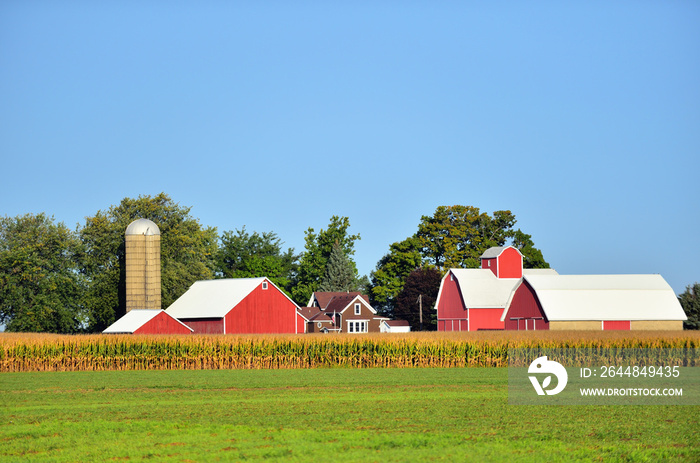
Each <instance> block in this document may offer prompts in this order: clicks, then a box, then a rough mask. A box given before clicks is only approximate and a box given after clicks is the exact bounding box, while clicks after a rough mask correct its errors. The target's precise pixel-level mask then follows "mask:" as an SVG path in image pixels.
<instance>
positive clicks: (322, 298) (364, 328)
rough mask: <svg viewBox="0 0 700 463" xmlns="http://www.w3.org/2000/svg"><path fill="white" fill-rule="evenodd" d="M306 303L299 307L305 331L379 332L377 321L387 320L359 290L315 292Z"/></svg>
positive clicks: (378, 322)
mask: <svg viewBox="0 0 700 463" xmlns="http://www.w3.org/2000/svg"><path fill="white" fill-rule="evenodd" d="M309 306H310V307H304V308H303V309H301V312H302V313H304V318H305V319H306V320H307V325H306V326H307V328H306V332H307V333H319V332H323V333H327V332H338V333H379V332H380V331H381V330H380V323H381V322H382V321H386V320H389V318H387V317H382V316H379V315H378V314H377V311H376V310H375V309H374V308H373V307H372V306H371V305H370V304H369V298H368V297H367V296H366V295H363V294H361V293H359V292H350V293H343V292H315V293H313V294H312V295H311V299H310V300H309Z"/></svg>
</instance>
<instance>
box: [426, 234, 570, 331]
mask: <svg viewBox="0 0 700 463" xmlns="http://www.w3.org/2000/svg"><path fill="white" fill-rule="evenodd" d="M523 273H524V274H528V275H529V274H554V275H556V272H555V271H554V270H552V269H524V270H523V256H522V254H520V251H518V250H517V249H515V248H514V247H512V246H508V247H497V248H490V249H488V250H486V252H484V254H483V255H482V256H481V268H478V269H454V268H453V269H450V270H448V272H447V274H446V275H445V276H444V277H443V279H442V281H441V282H440V290H439V291H438V296H437V299H436V301H435V307H436V309H437V322H438V326H437V328H438V331H478V330H502V329H504V324H503V322H502V321H501V315H503V310H504V309H505V308H506V305H507V304H508V300H509V298H510V295H511V294H512V293H513V291H514V290H515V288H516V287H517V285H518V284H519V283H520V280H521V278H522V276H523Z"/></svg>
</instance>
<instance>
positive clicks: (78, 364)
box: [0, 331, 700, 372]
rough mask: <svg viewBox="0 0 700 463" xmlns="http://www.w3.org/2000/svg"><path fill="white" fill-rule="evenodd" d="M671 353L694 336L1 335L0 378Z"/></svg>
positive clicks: (696, 339) (502, 363)
mask: <svg viewBox="0 0 700 463" xmlns="http://www.w3.org/2000/svg"><path fill="white" fill-rule="evenodd" d="M659 347H662V348H676V349H680V350H681V351H682V350H686V351H687V350H691V351H695V352H697V350H698V349H699V348H700V333H698V332H690V331H684V332H674V333H668V332H634V333H630V332H574V331H570V332H563V331H561V332H547V331H545V332H542V331H540V332H477V333H408V334H391V335H387V334H382V335H379V334H375V335H371V334H370V335H347V334H346V335H322V334H321V335H309V334H306V335H245V336H235V335H182V336H175V335H172V336H158V335H141V336H132V335H123V336H122V335H76V336H70V335H51V334H27V333H2V334H0V372H22V371H99V370H173V369H189V370H197V369H260V368H266V369H277V368H332V367H345V368H375V367H390V368H412V367H506V366H508V349H514V348H518V349H538V348H548V349H570V348H587V349H607V348H639V349H646V348H659Z"/></svg>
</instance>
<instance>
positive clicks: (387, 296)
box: [369, 236, 423, 316]
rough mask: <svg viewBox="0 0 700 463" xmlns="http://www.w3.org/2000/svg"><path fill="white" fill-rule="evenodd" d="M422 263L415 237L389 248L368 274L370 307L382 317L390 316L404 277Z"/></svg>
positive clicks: (404, 279)
mask: <svg viewBox="0 0 700 463" xmlns="http://www.w3.org/2000/svg"><path fill="white" fill-rule="evenodd" d="M422 263H423V256H422V255H421V253H420V247H419V244H418V239H417V238H416V237H415V236H412V237H409V238H406V239H405V240H403V241H399V242H396V243H393V244H391V245H390V246H389V253H388V254H386V255H385V256H384V257H382V258H381V260H380V261H379V262H378V263H377V267H376V269H375V270H374V271H373V272H372V273H371V274H370V280H371V288H370V290H369V296H370V301H371V303H372V306H373V307H374V308H375V309H377V310H378V311H379V313H381V314H382V315H385V316H392V313H393V310H394V306H395V303H396V297H397V296H398V295H399V293H400V292H401V290H402V289H403V285H404V282H405V281H406V277H408V275H409V274H410V273H411V272H412V271H414V270H415V269H417V268H419V267H420V266H421V264H422Z"/></svg>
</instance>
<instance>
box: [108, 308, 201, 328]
mask: <svg viewBox="0 0 700 463" xmlns="http://www.w3.org/2000/svg"><path fill="white" fill-rule="evenodd" d="M161 312H164V311H163V310H143V309H134V310H130V311H129V312H127V313H126V314H125V315H124V316H123V317H121V318H120V319H119V320H117V321H115V322H114V323H112V324H111V325H109V326H108V327H107V329H105V330H104V331H103V333H105V334H121V333H128V334H132V333H134V332H135V331H136V330H138V329H139V328H141V327H142V326H143V325H145V324H146V323H148V322H150V321H151V320H153V319H154V318H155V317H156V316H157V315H158V314H160V313H161ZM171 318H172V317H171ZM174 320H175V321H176V322H178V323H179V324H181V325H182V326H184V327H186V328H187V329H188V330H190V331H194V330H193V329H192V328H190V327H189V326H187V325H185V324H184V323H182V322H181V321H180V320H177V319H174Z"/></svg>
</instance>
